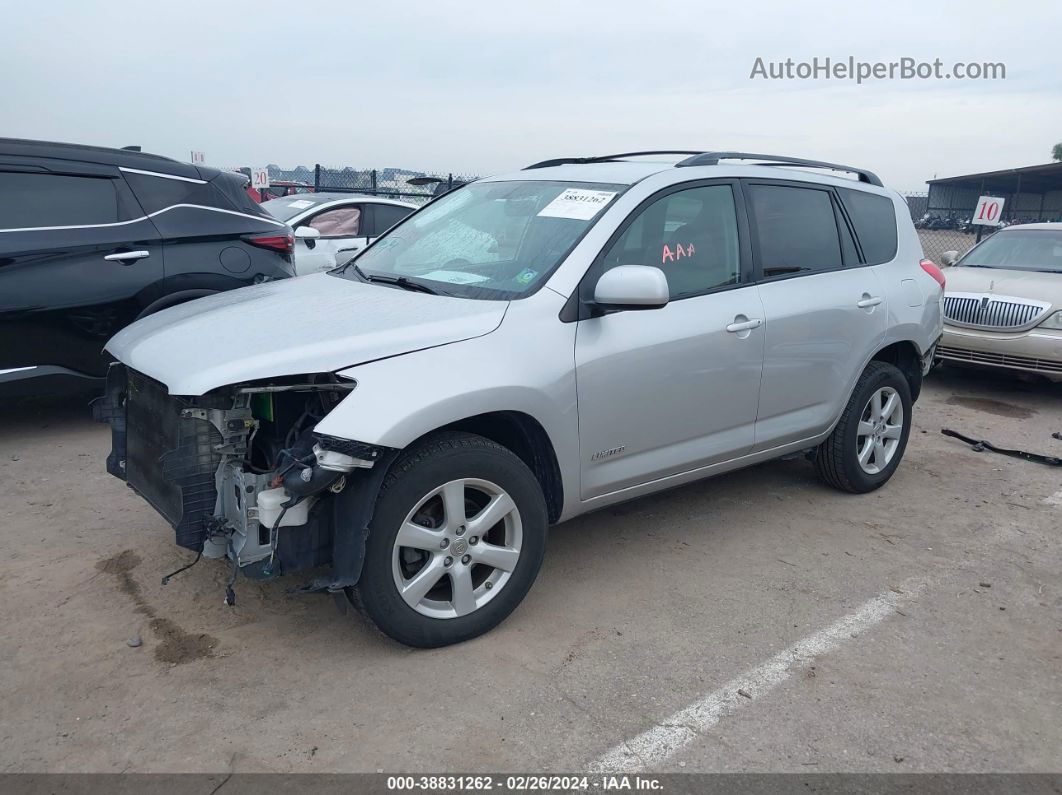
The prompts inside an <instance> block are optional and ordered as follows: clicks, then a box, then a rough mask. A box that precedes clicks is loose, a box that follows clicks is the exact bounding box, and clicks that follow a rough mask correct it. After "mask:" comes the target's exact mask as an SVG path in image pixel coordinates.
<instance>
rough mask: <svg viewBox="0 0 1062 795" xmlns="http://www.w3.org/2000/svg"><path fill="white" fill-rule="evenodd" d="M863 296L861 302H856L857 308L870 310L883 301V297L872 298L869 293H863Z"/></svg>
mask: <svg viewBox="0 0 1062 795" xmlns="http://www.w3.org/2000/svg"><path fill="white" fill-rule="evenodd" d="M863 296H864V297H863V298H862V299H861V300H859V301H856V306H858V307H859V308H860V309H869V308H870V307H872V306H877V305H878V304H880V303H881V301H882V299H881V296H872V295H868V294H867V293H863Z"/></svg>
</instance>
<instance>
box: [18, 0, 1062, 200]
mask: <svg viewBox="0 0 1062 795" xmlns="http://www.w3.org/2000/svg"><path fill="white" fill-rule="evenodd" d="M1060 9H1062V3H1058V2H1057V0H1054V1H1053V2H1029V1H1028V0H1023V2H1021V3H1003V2H981V1H980V0H970V1H968V2H963V3H953V4H952V3H943V2H935V3H927V2H906V1H905V0H888V2H882V3H875V4H874V10H870V9H869V7H868V4H866V3H859V2H844V3H814V2H807V0H804V1H803V2H794V1H792V0H790V1H787V2H779V3H770V4H768V3H755V2H743V3H734V2H732V0H731V2H727V3H720V4H716V3H710V2H704V1H703V0H700V1H694V2H670V1H669V0H651V1H650V2H645V1H643V2H638V3H633V2H618V1H615V2H578V0H565V2H552V0H548V1H547V0H535V2H532V3H526V2H525V3H517V2H503V1H502V0H493V2H478V1H477V2H449V3H448V2H420V1H419V0H402V1H401V2H388V3H383V2H378V3H366V2H349V0H347V2H333V1H332V0H314V2H311V3H301V2H287V3H272V2H264V1H263V0H258V1H257V2H229V1H228V0H214V2H209V3H208V2H199V0H186V1H185V2H146V1H145V0H139V2H124V0H122V1H120V2H119V1H111V2H84V1H82V2H69V1H68V0H59V1H57V2H55V1H53V2H50V3H47V4H44V3H19V4H6V7H5V9H4V12H3V29H4V46H3V47H2V48H0V74H3V75H4V78H3V85H2V88H0V92H2V93H3V95H4V99H3V101H0V122H2V124H0V135H9V136H16V137H27V138H43V139H51V140H61V141H74V142H79V143H93V144H103V145H114V146H123V145H127V144H140V145H141V146H143V147H144V149H145V151H151V152H156V153H159V154H164V155H169V156H171V157H175V158H179V159H182V160H187V159H188V158H189V152H190V151H191V150H193V149H194V150H201V151H203V152H205V153H206V162H207V163H208V164H210V165H217V166H237V165H265V164H266V163H277V164H279V165H281V166H284V167H293V166H295V165H299V164H303V165H308V166H312V165H313V164H314V163H315V162H320V163H322V164H325V165H333V166H346V165H350V166H354V167H360V168H366V167H378V168H382V167H385V166H400V167H406V168H412V169H423V170H440V171H453V172H460V173H477V174H489V173H496V172H499V171H506V170H510V169H515V168H519V167H521V166H523V165H526V164H528V163H530V162H533V161H535V160H538V159H544V158H548V157H556V156H562V155H585V154H601V153H608V152H616V151H626V150H636V149H652V148H667V149H670V148H678V149H709V148H712V149H742V150H745V151H753V152H772V153H774V152H777V153H782V154H787V155H794V156H803V157H812V158H820V159H829V160H834V161H840V162H850V163H853V164H858V165H861V166H865V167H868V168H871V169H873V170H875V171H878V172H879V173H880V174H881V175H882V176H883V178H884V179H885V180H886V182H887V183H888V184H891V185H892V186H894V187H896V188H898V189H901V190H912V189H918V188H921V187H924V185H923V183H924V181H925V180H926V179H930V178H932V177H933V176H934V175H938V176H948V175H954V174H962V173H968V172H972V171H983V170H989V169H997V168H1010V167H1014V166H1022V165H1030V164H1034V163H1044V162H1048V161H1049V160H1050V152H1051V147H1052V145H1053V144H1055V143H1057V142H1059V141H1062V76H1060V75H1062V70H1060V68H1059V67H1060V65H1062V56H1060V52H1059V50H1060V48H1062V37H1060V35H1059V34H1060V32H1062V10H1060ZM815 56H819V57H820V58H825V57H827V56H829V57H832V58H834V59H835V60H837V59H847V58H848V56H854V57H855V58H856V59H857V60H862V61H893V60H898V59H900V58H902V57H905V56H908V57H912V58H915V59H917V60H920V61H932V60H933V59H934V58H940V59H941V60H942V61H943V62H944V64H945V69H946V70H948V69H950V67H951V64H952V63H953V62H955V61H964V62H971V61H977V62H981V61H990V62H1003V63H1005V64H1006V80H999V81H974V80H962V81H960V80H955V79H952V80H927V81H922V80H910V81H900V80H893V81H888V80H886V81H876V82H873V81H872V82H869V83H866V84H864V85H861V86H857V85H855V84H854V83H850V82H845V81H839V80H817V81H812V80H788V81H765V80H762V79H755V80H753V79H750V78H749V75H750V72H751V71H752V67H753V65H754V63H755V60H756V58H757V57H762V58H763V59H764V60H765V61H782V60H785V59H786V58H793V59H794V60H797V61H800V60H810V59H811V58H812V57H815Z"/></svg>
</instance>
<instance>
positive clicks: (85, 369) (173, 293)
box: [0, 138, 294, 395]
mask: <svg viewBox="0 0 1062 795" xmlns="http://www.w3.org/2000/svg"><path fill="white" fill-rule="evenodd" d="M246 181H247V179H246V177H244V176H243V175H242V174H234V173H229V172H224V171H218V170H216V169H212V168H204V167H202V166H193V165H190V164H187V163H179V162H177V161H175V160H170V159H169V158H165V157H160V156H158V155H150V154H144V153H141V152H134V151H128V150H124V149H106V148H102V147H94V146H79V145H75V144H58V143H47V142H44V141H25V140H17V139H10V138H0V394H4V395H10V394H17V393H36V392H42V391H46V390H49V389H52V388H57V387H65V386H67V385H69V384H70V383H71V382H72V383H82V384H85V385H86V386H88V385H93V383H94V382H96V381H97V380H99V381H98V382H99V383H100V384H102V378H103V376H104V375H105V373H106V370H107V364H108V362H109V361H110V359H109V357H108V356H107V355H106V354H105V353H104V352H103V345H104V343H106V341H107V340H108V339H109V338H110V337H111V336H113V335H114V333H115V332H117V331H118V330H119V329H121V328H122V327H123V326H126V325H128V324H129V323H132V322H133V321H134V320H136V319H138V318H140V317H144V316H145V315H149V314H151V313H152V312H157V311H158V310H160V309H164V308H166V307H169V306H173V305H174V304H179V303H182V302H184V301H188V300H191V299H193V298H198V297H200V296H204V295H210V294H211V293H217V292H221V291H223V290H231V289H233V288H235V287H244V286H246V285H249V284H254V283H257V282H262V281H268V280H271V279H281V278H286V277H289V276H293V275H294V268H293V266H292V261H291V251H292V247H293V245H294V238H293V236H292V233H291V229H290V228H289V227H288V226H287V225H286V224H283V223H280V222H278V221H277V220H276V219H274V218H273V217H272V216H270V215H269V214H268V213H266V212H265V211H264V210H262V209H261V208H260V207H259V206H258V205H257V204H256V203H255V202H254V201H253V200H252V199H251V198H250V197H249V196H248V195H247V193H246V190H245V188H244V186H245V183H246Z"/></svg>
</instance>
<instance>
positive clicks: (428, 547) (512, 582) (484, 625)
mask: <svg viewBox="0 0 1062 795" xmlns="http://www.w3.org/2000/svg"><path fill="white" fill-rule="evenodd" d="M547 525H548V518H547V513H546V501H545V498H544V496H543V493H542V487H541V486H540V485H539V482H538V479H537V478H536V477H535V475H534V473H532V472H531V470H530V469H528V467H527V465H526V464H525V463H524V462H523V461H522V460H521V459H520V458H519V457H518V456H517V455H515V454H514V453H513V452H512V451H510V450H508V449H507V448H505V447H502V446H501V445H499V444H497V443H496V442H493V441H491V440H489V439H486V438H484V437H482V436H476V435H474V434H470V433H460V432H454V431H448V432H444V433H440V434H437V435H435V436H433V437H429V438H428V439H426V440H425V441H424V442H421V443H420V444H418V445H417V446H416V447H414V448H411V449H410V450H407V451H406V452H404V453H403V454H402V456H401V457H400V458H399V459H398V460H397V461H396V462H395V463H394V465H393V466H392V467H391V470H390V471H389V472H388V473H387V477H386V478H385V480H384V484H383V487H382V488H381V490H380V496H379V498H378V500H377V502H376V510H375V513H374V515H373V519H372V522H371V525H370V528H369V536H368V539H367V540H366V544H365V562H364V565H363V567H362V572H361V580H360V581H359V583H358V587H357V592H356V593H351V594H350V595H351V597H352V600H353V601H354V602H355V604H358V605H359V606H360V607H361V608H362V609H363V610H364V612H365V613H366V614H367V615H368V616H369V618H371V619H372V621H373V623H375V624H376V626H377V627H379V628H380V629H381V630H383V631H384V632H385V633H387V634H388V635H390V636H391V637H392V638H394V639H396V640H398V641H400V642H402V643H405V644H407V645H410V646H421V647H433V646H445V645H448V644H450V643H458V642H460V641H463V640H468V639H469V638H474V637H476V636H477V635H481V634H483V633H484V632H487V631H488V630H490V629H492V628H493V627H495V626H496V625H497V624H499V623H501V621H502V620H503V619H505V617H506V616H508V615H509V614H510V613H511V612H512V611H513V610H514V609H515V608H516V606H517V605H518V604H519V603H520V601H521V600H522V599H523V598H524V596H525V595H526V594H527V592H528V590H529V589H530V588H531V584H532V583H533V582H534V580H535V577H536V576H537V574H538V570H539V567H540V566H541V564H542V556H543V554H544V552H545V548H546V528H547Z"/></svg>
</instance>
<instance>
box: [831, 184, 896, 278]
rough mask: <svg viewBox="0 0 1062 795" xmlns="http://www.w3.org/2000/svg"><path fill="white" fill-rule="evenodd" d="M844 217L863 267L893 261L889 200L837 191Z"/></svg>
mask: <svg viewBox="0 0 1062 795" xmlns="http://www.w3.org/2000/svg"><path fill="white" fill-rule="evenodd" d="M838 193H839V194H840V196H841V201H842V202H844V207H845V210H847V211H848V217H849V218H850V219H851V220H852V225H853V226H854V227H855V233H856V237H857V238H859V245H860V246H862V248H863V257H864V258H865V259H866V264H867V265H881V264H882V263H883V262H888V261H889V260H892V259H894V258H895V257H896V207H895V206H894V205H893V203H892V200H891V199H889V198H886V197H885V196H878V195H876V194H873V193H867V192H866V191H861V190H852V189H850V188H839V189H838Z"/></svg>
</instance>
